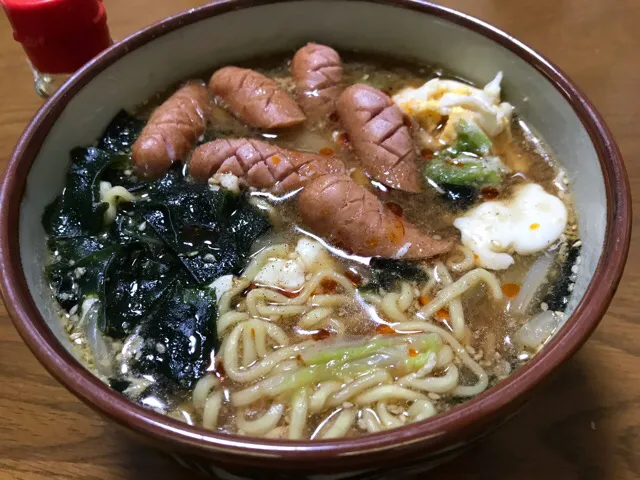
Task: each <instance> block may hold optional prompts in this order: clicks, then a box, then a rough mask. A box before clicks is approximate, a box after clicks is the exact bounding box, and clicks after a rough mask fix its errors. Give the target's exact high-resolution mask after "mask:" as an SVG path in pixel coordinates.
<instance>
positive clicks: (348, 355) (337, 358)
mask: <svg viewBox="0 0 640 480" xmlns="http://www.w3.org/2000/svg"><path fill="white" fill-rule="evenodd" d="M397 344H398V340H396V339H394V338H377V339H375V340H373V341H372V342H370V343H368V344H365V345H359V346H354V347H340V348H334V349H331V348H328V349H323V350H321V351H319V352H317V353H316V354H315V355H312V356H310V357H306V356H304V355H303V357H302V358H303V360H304V362H305V363H306V364H307V365H315V364H321V363H329V362H340V363H344V362H349V361H353V360H359V359H361V358H365V357H369V356H371V355H373V354H374V353H377V352H379V351H380V350H382V349H383V348H386V347H391V346H393V345H397Z"/></svg>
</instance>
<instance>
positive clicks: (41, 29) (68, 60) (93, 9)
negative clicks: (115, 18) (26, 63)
mask: <svg viewBox="0 0 640 480" xmlns="http://www.w3.org/2000/svg"><path fill="white" fill-rule="evenodd" d="M0 2H1V3H2V6H3V7H4V10H5V12H6V14H7V17H8V18H9V21H10V22H11V25H12V27H13V38H15V39H16V41H18V42H20V43H21V44H22V46H23V47H24V50H25V52H26V53H27V56H28V57H29V60H31V63H32V64H33V66H34V67H35V68H37V69H38V70H40V71H41V72H43V73H73V72H74V71H76V70H77V69H78V68H80V67H81V66H82V65H84V64H85V63H87V62H88V61H89V60H91V59H92V58H93V57H95V56H96V55H97V54H98V53H100V52H101V51H102V50H104V49H105V48H107V47H108V46H109V45H111V36H110V35H109V29H108V27H107V14H106V12H105V9H104V5H103V4H102V0H0Z"/></svg>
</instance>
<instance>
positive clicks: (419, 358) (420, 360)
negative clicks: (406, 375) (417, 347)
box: [402, 350, 433, 372]
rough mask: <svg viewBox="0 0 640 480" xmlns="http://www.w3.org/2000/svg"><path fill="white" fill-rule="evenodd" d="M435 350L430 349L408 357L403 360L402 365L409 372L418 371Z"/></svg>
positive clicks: (427, 361)
mask: <svg viewBox="0 0 640 480" xmlns="http://www.w3.org/2000/svg"><path fill="white" fill-rule="evenodd" d="M432 354H433V351H431V350H430V351H428V352H424V353H419V354H418V355H416V356H415V357H408V358H405V359H404V360H403V361H402V366H403V368H404V370H405V371H407V372H417V371H418V370H420V369H421V368H422V367H424V366H425V365H426V364H427V363H429V360H430V359H431V355H432Z"/></svg>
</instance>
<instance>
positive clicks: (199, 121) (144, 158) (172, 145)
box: [131, 81, 211, 179]
mask: <svg viewBox="0 0 640 480" xmlns="http://www.w3.org/2000/svg"><path fill="white" fill-rule="evenodd" d="M210 112H211V104H210V98H209V92H208V91H207V88H206V87H205V85H204V83H203V82H197V81H192V82H188V83H186V84H185V85H184V86H182V87H181V88H179V89H178V90H177V91H176V92H175V93H174V94H173V95H171V96H170V97H169V98H168V99H167V100H166V101H165V102H164V103H163V104H162V105H160V106H159V107H158V108H156V109H155V110H154V112H153V113H152V114H151V117H149V120H148V121H147V124H146V125H145V127H144V128H143V129H142V132H141V133H140V136H139V137H138V139H137V140H136V142H135V143H134V144H133V148H132V152H131V160H132V162H133V165H134V167H135V170H136V173H137V175H138V176H140V177H141V178H145V179H154V178H158V177H161V176H162V175H164V174H165V173H166V172H167V170H169V167H171V164H172V163H173V162H176V161H178V160H184V159H185V157H186V156H187V154H188V153H189V152H190V151H191V149H192V148H193V147H194V146H195V144H196V142H197V141H198V138H199V137H200V135H202V134H203V133H204V131H205V128H206V126H207V119H208V117H209V115H210Z"/></svg>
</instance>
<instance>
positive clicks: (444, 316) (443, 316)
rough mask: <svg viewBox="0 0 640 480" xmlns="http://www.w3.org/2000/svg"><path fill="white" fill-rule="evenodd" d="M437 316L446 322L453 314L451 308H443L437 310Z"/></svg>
mask: <svg viewBox="0 0 640 480" xmlns="http://www.w3.org/2000/svg"><path fill="white" fill-rule="evenodd" d="M436 318H437V319H438V320H440V321H441V322H446V321H449V319H450V318H451V315H449V310H446V309H444V308H441V309H440V310H438V311H437V312H436Z"/></svg>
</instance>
